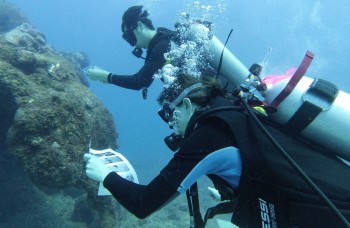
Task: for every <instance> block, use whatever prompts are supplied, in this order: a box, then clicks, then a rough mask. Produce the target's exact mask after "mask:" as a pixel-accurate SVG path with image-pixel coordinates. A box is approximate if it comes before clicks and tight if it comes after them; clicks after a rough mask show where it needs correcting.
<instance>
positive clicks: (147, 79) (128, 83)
mask: <svg viewBox="0 0 350 228" xmlns="http://www.w3.org/2000/svg"><path fill="white" fill-rule="evenodd" d="M148 15H149V13H148V11H147V10H144V9H143V6H132V7H130V8H129V9H128V10H126V11H125V13H124V15H123V22H122V26H121V28H122V32H123V39H124V40H125V41H127V42H128V43H129V44H130V45H131V46H133V47H135V49H134V51H133V54H134V55H135V56H136V57H139V58H140V57H141V55H142V48H144V49H147V54H146V57H145V63H144V65H143V67H142V68H141V69H140V70H139V71H138V72H137V73H135V74H133V75H120V74H113V73H110V72H108V71H106V70H103V69H101V68H98V67H92V68H90V69H88V70H87V75H88V76H89V78H90V79H92V80H99V81H102V82H105V83H111V84H114V85H117V86H120V87H124V88H127V89H133V90H141V89H144V91H143V92H146V91H147V88H148V87H149V86H150V85H151V84H152V82H153V80H154V77H153V76H154V74H155V73H156V72H157V71H158V70H159V69H161V68H162V67H163V66H164V64H165V62H166V60H165V58H164V54H165V53H167V52H168V51H169V50H170V48H171V42H172V41H174V40H175V39H176V35H177V33H176V32H174V31H171V30H169V29H166V28H157V29H155V28H154V26H153V24H152V21H151V20H150V19H149V18H148ZM143 94H144V95H146V94H145V93H143Z"/></svg>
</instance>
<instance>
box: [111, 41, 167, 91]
mask: <svg viewBox="0 0 350 228" xmlns="http://www.w3.org/2000/svg"><path fill="white" fill-rule="evenodd" d="M169 47H170V43H169V40H164V41H160V42H159V43H158V44H156V45H155V46H154V48H153V49H152V52H151V53H150V54H149V55H148V56H147V58H146V60H145V64H144V65H143V67H142V68H141V69H140V70H139V71H138V72H137V73H136V74H133V75H117V74H113V73H110V74H109V75H108V83H111V84H114V85H117V86H120V87H123V88H127V89H133V90H140V89H142V88H144V87H149V86H150V85H151V84H152V82H153V80H154V74H155V73H157V71H158V70H159V69H162V67H163V66H164V64H165V59H164V53H166V52H168V50H169Z"/></svg>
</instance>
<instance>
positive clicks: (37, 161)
mask: <svg viewBox="0 0 350 228" xmlns="http://www.w3.org/2000/svg"><path fill="white" fill-rule="evenodd" d="M0 21H1V26H0V102H1V105H0V109H1V110H0V119H1V122H0V148H1V149H6V151H7V153H11V154H12V155H14V157H15V158H16V159H17V160H18V162H19V165H20V167H21V168H22V169H23V170H24V172H25V173H27V174H28V175H29V177H30V179H31V181H32V182H33V183H34V185H35V186H37V187H38V188H39V189H64V188H67V187H73V188H76V189H79V190H82V191H83V192H84V193H86V196H84V195H83V196H84V197H79V200H78V199H77V202H76V209H75V212H74V214H73V215H72V219H73V220H74V219H75V220H79V221H80V222H85V223H87V224H88V225H89V226H91V227H97V226H98V227H112V226H114V225H115V224H116V217H117V216H118V215H116V210H115V207H116V205H113V201H112V199H111V198H110V197H106V198H100V197H96V192H97V190H96V188H97V183H96V182H94V181H91V180H89V179H88V178H87V177H86V175H85V169H84V166H85V164H84V162H83V159H82V155H83V154H84V153H85V152H87V150H88V145H89V143H90V141H91V143H92V146H93V148H95V149H101V148H107V147H111V148H117V132H116V128H115V127H114V126H115V122H114V120H113V118H112V115H111V113H110V112H109V111H108V110H107V109H106V108H105V107H104V106H103V104H102V102H101V101H100V100H99V99H98V98H96V97H95V96H94V94H93V93H91V91H90V90H89V88H88V87H87V86H88V84H87V80H86V79H85V76H84V74H83V73H82V69H83V68H84V67H86V66H87V65H88V64H89V61H88V58H87V56H86V55H85V54H84V53H79V52H76V53H60V52H58V51H56V50H55V49H54V48H52V47H51V46H50V45H49V44H47V42H46V38H45V36H44V35H43V34H42V33H41V32H40V31H38V30H37V29H35V28H34V27H33V25H31V24H30V23H29V22H28V20H26V19H25V17H24V16H23V14H22V13H20V11H19V10H18V9H17V8H16V7H14V6H13V5H10V4H8V3H6V2H4V1H0ZM3 22H4V23H3ZM86 211H89V213H88V214H89V219H87V218H84V216H82V214H84V213H85V212H86ZM83 212H84V213H83ZM74 216H75V217H74ZM85 219H86V220H85ZM84 220H85V221H84Z"/></svg>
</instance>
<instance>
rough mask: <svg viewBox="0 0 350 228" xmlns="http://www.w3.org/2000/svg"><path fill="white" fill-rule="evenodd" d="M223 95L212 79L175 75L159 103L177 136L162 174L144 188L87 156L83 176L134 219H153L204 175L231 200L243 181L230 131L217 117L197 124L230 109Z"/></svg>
mask: <svg viewBox="0 0 350 228" xmlns="http://www.w3.org/2000/svg"><path fill="white" fill-rule="evenodd" d="M226 95H227V94H226V93H225V91H224V90H223V89H221V87H220V84H219V83H218V81H217V80H215V79H214V78H207V79H203V80H200V79H198V78H194V77H188V76H186V75H183V74H179V75H178V76H177V81H176V82H175V83H173V84H172V85H171V86H170V87H169V88H167V89H165V90H164V91H163V92H162V94H161V96H160V97H159V99H158V100H159V103H160V104H161V105H163V109H162V110H161V111H160V112H159V114H160V115H161V117H162V118H163V119H164V120H166V121H167V122H168V123H169V125H170V126H171V127H173V129H174V131H175V133H176V134H177V135H179V136H181V142H179V147H178V148H176V149H175V150H176V153H175V154H174V157H173V158H172V159H171V160H170V162H169V163H168V164H167V165H166V166H165V168H164V169H163V170H162V171H161V172H160V174H159V175H158V176H157V177H155V178H154V179H153V180H152V181H151V182H150V183H149V184H148V185H139V184H135V183H133V182H130V181H128V180H126V179H123V178H122V177H120V176H119V175H118V174H117V173H115V172H111V170H110V169H109V168H108V167H107V166H106V165H105V164H104V163H102V162H101V160H99V159H98V158H97V157H94V156H93V155H91V154H85V155H84V159H85V161H86V162H87V165H86V173H87V175H88V176H89V177H90V178H92V179H94V180H97V181H100V182H103V184H104V186H105V187H106V188H107V189H108V190H109V191H110V192H111V193H112V195H113V196H114V197H115V198H116V199H117V200H118V201H119V202H120V203H121V204H122V205H123V206H124V207H125V208H126V209H127V210H129V211H130V212H131V213H133V214H134V215H135V216H137V217H138V218H145V217H147V216H148V215H150V214H152V213H153V212H155V211H156V210H158V209H159V208H160V207H162V206H163V205H165V204H166V203H167V202H169V201H170V200H171V199H173V198H175V196H178V195H179V194H180V193H183V192H185V191H186V190H188V189H189V188H190V187H191V186H192V185H193V184H194V183H195V182H196V181H197V180H198V178H199V177H200V176H203V175H208V177H209V178H210V179H211V180H212V181H213V183H214V185H215V187H216V188H217V189H218V190H219V193H220V194H221V199H223V200H230V199H233V198H234V189H236V188H237V187H238V185H239V180H240V175H241V158H240V152H239V150H238V149H237V145H236V141H235V139H234V137H233V135H232V134H231V132H230V128H229V125H228V124H227V123H226V122H225V121H224V120H223V118H221V116H220V115H219V114H217V113H216V114H212V115H208V116H206V117H204V118H198V117H199V115H200V114H202V113H203V112H206V111H208V110H210V109H211V108H214V107H216V106H221V105H232V102H231V101H229V100H228V99H226V98H225V97H226ZM226 114H227V115H228V114H230V112H226ZM173 149H174V148H173ZM231 212H232V208H231ZM196 227H199V226H196Z"/></svg>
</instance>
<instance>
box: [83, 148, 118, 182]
mask: <svg viewBox="0 0 350 228" xmlns="http://www.w3.org/2000/svg"><path fill="white" fill-rule="evenodd" d="M84 160H85V161H86V175H87V176H88V177H90V178H91V179H93V180H96V181H99V182H103V181H104V179H105V178H106V176H107V175H108V174H109V173H110V172H112V170H111V169H110V168H109V167H108V166H107V165H106V164H105V163H103V161H101V160H100V159H99V158H98V157H96V156H94V155H92V154H84Z"/></svg>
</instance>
